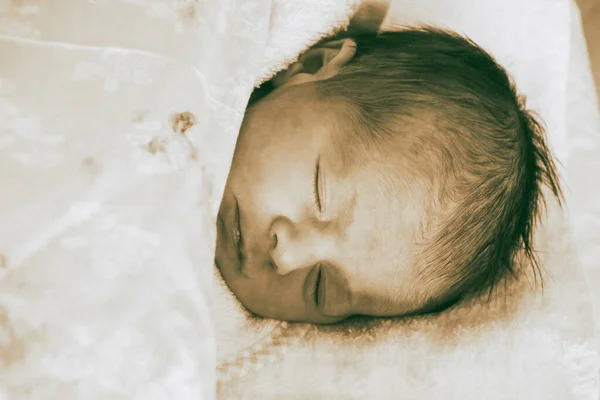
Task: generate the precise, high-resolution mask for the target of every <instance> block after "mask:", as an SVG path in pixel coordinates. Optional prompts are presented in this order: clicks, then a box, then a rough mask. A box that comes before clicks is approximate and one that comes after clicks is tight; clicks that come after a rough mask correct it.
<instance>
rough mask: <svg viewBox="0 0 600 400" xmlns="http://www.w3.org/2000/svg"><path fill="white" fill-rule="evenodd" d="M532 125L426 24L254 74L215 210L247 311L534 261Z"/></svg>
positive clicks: (547, 166) (311, 314)
mask: <svg viewBox="0 0 600 400" xmlns="http://www.w3.org/2000/svg"><path fill="white" fill-rule="evenodd" d="M544 184H547V185H548V186H549V188H550V189H551V191H552V192H553V194H554V195H555V196H557V197H558V198H560V195H561V194H560V187H559V184H558V177H557V173H556V169H555V166H554V163H553V161H552V158H551V154H550V152H549V150H548V148H547V147H546V144H545V142H544V132H543V129H542V127H541V126H540V124H539V123H538V121H536V119H535V118H534V116H533V115H532V114H531V113H530V112H529V111H527V110H526V109H525V105H524V102H523V99H522V98H521V97H520V96H519V95H518V94H517V92H516V90H515V88H514V85H513V84H512V82H511V80H510V79H509V77H508V76H507V73H506V71H505V70H504V69H503V68H502V67H501V66H499V65H498V64H497V63H496V62H495V60H494V59H493V58H492V57H491V56H490V55H489V54H487V53H486V52H485V51H484V50H482V49H481V48H480V47H478V46H477V45H476V44H474V43H473V42H471V41H470V40H468V39H466V38H463V37H461V36H459V35H457V34H455V33H452V32H448V31H443V30H439V29H434V28H427V27H426V28H412V29H405V30H401V31H397V32H386V33H379V34H374V33H361V34H355V35H353V37H351V38H350V37H346V38H338V39H337V40H330V41H325V42H323V43H321V44H318V45H316V46H315V47H313V48H311V49H310V50H308V51H307V52H306V53H305V54H303V55H302V56H301V57H300V59H299V60H298V62H296V63H295V64H293V65H292V66H290V67H289V68H288V69H287V70H286V71H284V72H282V73H280V74H279V75H277V76H276V77H275V78H274V79H273V80H272V81H270V82H269V83H268V84H266V85H263V87H261V88H259V89H257V91H255V94H254V95H253V98H252V99H251V102H250V105H249V106H248V109H247V111H246V115H245V118H244V121H243V124H242V127H241V131H240V134H239V138H238V141H237V144H236V148H235V153H234V156H233V162H232V165H231V170H230V173H229V177H228V180H227V184H226V188H225V192H224V196H223V200H222V203H221V207H220V210H219V215H218V220H217V244H216V255H215V262H216V265H217V267H218V269H219V271H220V273H221V275H222V277H223V279H224V281H225V282H226V284H227V285H228V286H229V288H230V289H231V291H232V292H233V293H234V294H235V296H236V297H237V298H238V300H239V301H240V302H241V303H242V304H243V305H244V306H245V307H246V308H247V309H248V310H250V311H251V312H253V313H255V314H257V315H260V316H263V317H267V318H274V319H280V320H287V321H303V322H312V323H334V322H338V321H340V320H342V319H344V318H346V317H349V316H352V315H370V316H378V317H389V316H403V315H409V314H418V313H426V312H432V311H437V310H441V309H444V308H445V307H448V306H449V305H452V304H454V303H456V302H458V301H461V300H464V299H466V298H469V297H472V296H479V295H482V294H484V293H488V294H490V293H491V292H492V291H493V289H494V287H496V286H497V285H498V283H500V282H502V281H504V280H506V279H510V278H511V277H513V276H516V275H518V273H519V270H518V268H517V265H523V263H517V259H518V258H519V256H520V255H524V256H525V257H524V260H525V261H526V263H525V265H528V266H529V267H531V268H534V270H535V269H537V268H538V262H537V259H536V257H535V253H534V250H533V249H532V229H533V227H534V226H535V222H536V219H537V217H538V204H540V201H541V200H542V198H541V197H542V194H541V190H542V186H543V185H544Z"/></svg>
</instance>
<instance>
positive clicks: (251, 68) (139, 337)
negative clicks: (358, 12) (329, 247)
mask: <svg viewBox="0 0 600 400" xmlns="http://www.w3.org/2000/svg"><path fill="white" fill-rule="evenodd" d="M459 3H460V4H459V5H460V6H459V5H458V3H457V2H455V1H450V0H448V1H446V0H426V1H421V2H414V1H409V0H396V1H393V2H392V5H391V8H390V10H389V13H388V17H387V19H386V21H385V24H384V27H387V28H391V27H396V26H399V25H402V24H417V23H421V22H425V23H432V24H437V25H442V26H446V27H449V28H451V29H454V30H457V31H459V32H461V33H466V34H468V35H469V36H471V37H472V38H473V39H474V40H475V41H476V42H478V43H480V44H481V45H482V46H483V47H485V48H487V49H488V50H490V51H491V52H492V53H493V54H494V55H496V56H497V57H498V59H499V61H500V62H501V63H503V64H504V65H506V66H507V68H508V70H509V72H510V73H511V74H512V75H513V76H514V77H515V80H516V82H517V85H518V86H519V87H520V89H521V91H522V92H523V93H524V94H526V95H527V96H528V105H529V107H530V108H532V109H534V110H536V111H538V113H539V114H540V115H541V117H542V118H543V119H544V120H545V121H546V125H547V128H548V135H549V139H550V144H551V147H552V148H553V150H554V151H555V153H556V154H557V156H558V157H559V159H560V160H561V161H562V163H563V167H562V168H561V173H562V174H563V176H564V177H565V179H567V180H568V178H569V176H568V175H567V170H568V168H566V167H565V166H568V165H569V159H570V158H571V157H572V151H571V150H572V149H573V148H575V147H576V146H575V145H574V144H573V142H572V141H571V137H570V131H572V130H578V132H586V129H588V130H587V132H589V129H590V127H591V126H594V125H593V124H597V114H594V113H593V112H589V108H587V109H586V110H588V112H587V113H586V114H585V116H584V117H585V118H573V117H572V115H573V114H572V110H577V109H579V110H581V109H582V108H583V107H581V106H580V105H578V103H577V97H578V96H576V95H573V93H572V92H571V91H570V90H572V88H573V87H578V84H579V83H580V82H581V80H579V79H580V78H574V74H575V73H574V72H571V71H573V70H577V71H580V72H581V71H583V75H577V76H583V78H581V79H583V80H585V79H588V80H589V74H588V72H589V70H586V67H585V66H584V65H583V64H582V61H581V59H582V58H581V53H580V52H581V48H580V47H577V46H575V45H573V42H574V43H575V44H578V43H580V42H581V38H580V37H579V36H578V35H579V34H580V25H579V24H578V20H577V15H576V10H575V9H573V7H572V3H570V2H568V1H560V0H552V1H548V0H532V1H528V2H520V1H517V0H510V1H504V2H497V1H492V0H490V1H474V0H473V1H468V0H463V1H461V2H459ZM357 5H358V4H357V2H356V1H343V0H332V1H328V2H320V1H310V0H274V1H266V0H265V1H260V0H247V1H218V2H217V1H215V2H200V1H193V0H172V1H171V0H164V1H150V0H121V1H110V0H95V1H92V0H90V1H78V0H52V1H48V0H46V1H42V0H37V1H35V0H31V1H27V0H21V1H13V2H9V4H8V5H6V6H4V9H0V11H1V14H0V33H1V34H2V36H1V37H0V57H1V59H2V62H1V63H0V155H1V156H0V187H1V188H2V192H1V195H0V399H4V398H7V399H11V400H12V399H47V398H52V399H55V398H61V399H83V398H85V399H162V398H165V399H167V398H169V399H172V398H176V399H198V398H202V399H210V398H215V396H216V397H218V398H223V399H242V398H249V399H295V398H298V399H307V398H323V399H333V398H343V399H354V398H355V399H369V398H373V399H386V398H407V399H431V398H457V399H481V398H485V399H496V398H497V399H500V398H502V399H505V398H510V399H561V400H562V399H596V398H597V394H598V387H599V383H598V358H597V353H596V342H595V339H594V336H593V320H592V312H591V310H592V306H591V301H590V295H589V291H588V288H587V284H586V281H585V278H584V273H583V270H582V268H581V262H580V251H581V249H580V251H579V252H578V248H577V245H576V242H575V240H574V237H573V235H572V227H571V225H572V224H571V222H572V220H573V218H571V217H570V215H569V214H568V213H564V212H562V211H561V210H560V209H559V208H558V207H557V205H556V204H555V203H553V202H549V204H548V215H547V217H545V218H544V220H543V224H542V228H541V229H540V230H538V234H537V237H536V243H537V246H538V248H539V254H540V257H541V259H542V262H543V263H544V265H545V269H546V270H547V271H548V278H547V280H546V285H545V289H544V294H543V295H541V294H534V293H532V291H531V289H530V286H531V285H530V282H528V281H527V280H522V281H521V282H520V283H519V284H518V285H514V286H511V287H508V288H506V290H505V291H504V292H502V293H501V295H500V296H498V297H497V298H495V299H493V301H492V302H491V303H490V304H474V305H468V306H464V307H458V308H456V309H453V310H451V311H450V312H448V313H445V314H443V315H437V316H436V315H430V316H426V317H421V318H413V319H403V320H385V321H383V320H382V321H366V320H353V321H349V322H348V323H345V324H342V325H340V326H335V327H326V328H324V327H321V328H318V327H314V326H310V325H305V324H287V323H281V322H276V321H270V320H260V319H256V318H253V317H251V316H249V315H247V314H246V313H245V312H244V310H243V309H242V308H241V307H240V306H239V304H238V303H237V301H236V300H235V298H233V296H231V294H230V293H229V291H228V290H227V288H226V286H225V285H224V284H223V283H222V282H221V280H220V278H219V276H218V273H217V272H216V271H215V270H214V268H213V263H212V257H213V250H214V241H215V236H216V234H215V227H214V219H215V216H216V213H217V208H218V204H219V201H220V197H221V194H222V191H223V187H224V183H225V178H226V176H227V170H228V168H229V163H230V161H231V156H232V154H233V148H234V144H235V139H236V135H237V130H238V128H239V125H240V123H241V117H242V115H243V111H244V107H245V104H246V101H247V99H248V97H249V95H250V92H251V89H252V87H253V85H255V84H258V83H260V82H262V81H264V80H265V79H268V78H270V77H272V76H273V74H275V73H276V72H277V71H279V70H281V69H282V68H284V67H285V65H287V64H289V63H290V62H292V61H293V60H294V59H295V58H296V57H297V56H298V54H299V53H300V52H301V51H303V50H305V49H306V48H307V47H308V46H310V45H311V44H313V43H315V42H317V41H318V40H320V39H321V38H322V37H324V36H325V35H328V34H330V33H333V32H335V31H336V30H337V29H341V28H343V27H345V26H346V25H347V23H348V21H349V18H350V16H351V14H352V12H353V11H354V10H355V9H356V6H357ZM574 60H575V61H574ZM585 74H587V75H585ZM586 77H587V78H586ZM573 80H575V82H573ZM567 100H568V101H567ZM579 115H581V114H579ZM595 126H597V125H595ZM582 127H584V128H583V129H582ZM592 129H593V128H592ZM579 135H580V136H579V138H580V140H579V142H578V143H581V141H582V140H584V139H583V137H584V136H583V133H579ZM530 278H531V279H534V278H533V277H530ZM216 390H218V392H216Z"/></svg>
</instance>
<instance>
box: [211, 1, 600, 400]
mask: <svg viewBox="0 0 600 400" xmlns="http://www.w3.org/2000/svg"><path fill="white" fill-rule="evenodd" d="M295 3H298V4H304V2H302V1H298V2H295ZM277 4H279V3H277V2H276V3H275V6H274V8H273V11H272V12H273V14H272V15H271V20H272V26H271V31H270V39H269V42H268V43H269V44H268V49H267V52H266V53H267V54H269V57H268V58H267V59H268V60H269V61H268V62H269V63H272V65H274V67H271V68H269V67H268V65H267V67H265V68H263V71H264V74H263V75H261V76H260V77H259V78H258V81H257V82H258V83H260V82H263V81H265V80H266V79H269V78H271V77H272V76H273V75H274V73H276V72H278V71H279V70H281V69H283V68H284V67H285V66H286V65H289V63H291V62H293V61H295V59H296V57H297V55H298V54H294V55H293V56H291V55H290V54H288V53H285V54H283V53H284V52H282V54H281V57H280V58H279V59H277V61H273V60H274V56H273V55H272V54H274V53H277V52H278V51H281V49H286V46H285V44H284V39H282V38H288V39H286V40H290V43H291V44H292V46H293V48H294V49H295V50H296V51H297V52H301V51H303V50H306V49H307V48H308V47H310V46H311V45H312V44H314V43H316V42H318V41H319V40H320V39H322V38H323V35H325V34H326V33H328V32H337V31H338V30H339V29H343V28H344V27H345V21H346V18H339V20H340V25H338V26H331V27H330V28H329V29H325V28H322V27H319V29H315V30H314V34H311V32H310V29H311V28H312V26H315V23H314V22H311V24H310V25H308V27H305V28H297V25H294V24H289V23H288V25H286V27H285V28H286V29H282V30H277V26H278V25H277V21H280V20H285V21H293V20H298V21H305V20H306V19H307V15H311V18H315V17H314V15H313V14H310V13H308V12H306V14H303V12H305V10H304V9H303V7H302V6H296V7H293V6H291V5H289V6H288V7H286V8H280V9H279V11H277ZM335 4H337V5H338V8H336V7H335ZM459 6H460V7H459ZM328 7H331V9H334V10H338V11H339V12H340V13H342V14H343V13H346V12H348V8H347V3H346V2H344V1H338V2H336V1H331V2H328ZM287 11H289V12H290V13H292V14H290V15H284V16H281V15H279V14H278V12H280V13H284V12H287ZM576 13H577V9H576V8H574V6H573V4H572V3H570V2H568V1H553V2H548V1H546V0H534V1H529V2H526V3H523V2H520V1H517V0H510V1H506V2H495V1H491V0H490V1H475V0H464V1H461V2H460V3H457V2H455V1H450V0H426V1H421V2H418V3H416V2H413V1H410V0H395V1H393V2H392V4H391V6H390V10H389V13H388V16H387V18H386V20H385V23H384V26H383V28H384V30H385V29H398V28H401V27H402V26H411V25H419V24H421V23H427V24H431V25H436V26H442V27H447V28H450V29H453V30H455V31H458V32H459V33H462V34H466V35H468V36H470V37H471V38H472V39H473V40H474V41H475V42H477V43H479V44H480V45H482V46H483V47H484V48H486V49H487V50H488V51H490V52H491V53H492V54H493V55H494V56H496V58H497V59H498V60H499V62H500V63H501V64H503V65H505V66H506V67H507V69H508V71H509V73H510V74H511V75H512V76H513V77H514V79H515V81H516V84H517V86H518V88H519V91H520V92H521V93H523V94H524V95H526V96H527V99H528V107H529V108H531V109H533V110H535V111H537V112H538V113H539V114H540V115H541V118H542V119H543V120H544V121H545V123H546V126H547V131H548V136H549V142H550V143H549V144H550V146H551V148H552V149H553V150H554V153H555V154H556V155H557V156H558V158H559V160H560V161H564V160H567V159H568V157H569V151H568V150H569V147H568V146H567V145H568V141H569V138H568V136H567V131H566V126H567V125H566V120H567V115H566V111H567V110H566V107H565V98H566V97H567V92H568V87H567V85H566V83H567V80H568V77H569V65H570V64H571V61H570V57H569V56H570V55H571V54H570V52H571V48H570V41H571V38H572V28H573V29H574V30H575V31H574V35H575V36H577V34H578V30H580V29H581V26H580V25H579V23H578V20H577V14H576ZM326 17H327V18H328V19H329V18H330V17H329V16H318V18H326ZM294 29H298V30H297V31H295V30H294ZM277 35H281V37H279V38H277ZM274 37H275V38H274ZM300 39H303V40H305V43H304V45H303V46H299V45H298V40H300ZM275 41H277V44H276V45H275V44H274V43H275ZM280 60H284V61H285V62H284V63H281V62H280ZM560 172H561V174H562V175H563V177H566V171H565V170H564V168H563V167H561V171H560ZM550 197H551V196H547V198H548V199H550ZM535 244H536V247H537V249H538V253H539V255H540V258H541V261H542V264H543V266H544V270H545V272H546V273H545V277H546V281H545V285H544V290H543V293H542V292H539V291H537V290H535V288H536V283H535V282H536V279H537V277H535V276H533V275H531V274H527V273H526V271H523V277H522V279H520V280H519V281H517V282H515V283H514V284H511V285H509V286H507V287H506V288H504V289H503V290H499V291H498V292H497V294H496V297H494V298H493V299H492V300H491V301H490V302H489V303H488V302H475V303H472V304H462V305H459V306H456V307H454V308H452V309H451V310H448V311H446V312H444V313H442V314H439V315H428V316H421V317H415V318H407V319H391V320H377V321H372V320H368V319H353V320H350V321H347V322H346V323H343V324H340V325H337V326H328V327H315V326H309V325H306V324H281V323H276V322H267V321H265V320H260V319H253V318H252V317H251V316H249V315H244V312H243V310H242V309H240V308H237V309H236V311H232V310H233V309H232V308H230V309H229V313H230V314H236V313H237V314H238V315H244V316H243V317H240V318H241V320H243V321H244V323H243V324H240V325H238V328H241V329H242V331H241V332H238V333H237V335H236V334H235V333H231V334H230V335H229V336H228V340H229V341H230V342H229V343H230V345H232V346H233V347H236V345H235V344H234V343H235V341H236V338H241V339H240V341H241V342H242V343H243V344H242V345H241V346H239V349H243V350H241V351H240V350H238V351H237V358H236V356H235V355H236V352H235V351H233V352H230V353H228V358H227V360H226V361H223V362H222V363H221V364H220V369H219V372H220V377H219V379H220V382H219V398H222V399H237V398H261V399H281V398H286V399H306V398H315V399H321V398H322V399H332V398H344V399H346V398H347V399H371V398H372V399H396V398H407V399H431V398H457V399H481V398H485V399H507V398H509V399H521V398H522V399H557V400H558V399H590V400H591V399H594V400H595V399H597V395H598V391H599V387H600V384H599V379H598V378H599V377H598V366H599V363H598V356H597V344H596V341H595V338H594V336H593V317H592V305H591V298H590V294H589V291H588V288H587V283H586V280H585V278H584V274H583V271H582V268H581V262H580V259H579V254H578V252H577V247H576V245H575V243H574V240H573V235H572V228H571V221H570V218H569V215H568V214H567V213H565V212H563V211H562V210H561V209H560V208H559V206H558V204H557V203H556V202H554V201H549V202H548V214H547V215H546V216H545V217H544V218H543V222H542V224H541V227H540V228H539V229H538V230H537V233H536V237H535ZM222 288H223V287H222ZM225 292H226V289H225V288H223V294H224V295H225V296H227V295H228V294H227V293H225ZM216 298H219V296H216ZM234 303H235V302H234ZM237 307H239V305H237ZM222 314H223V315H227V314H228V312H227V310H223V311H222ZM268 323H271V324H272V326H271V328H265V326H266V324H268ZM242 325H243V326H242ZM258 327H260V328H258ZM259 329H262V330H260V332H261V333H260V335H257V336H255V340H254V341H253V340H252V339H251V337H252V335H253V333H252V332H253V330H255V331H259ZM269 329H271V331H270V332H271V333H270V334H267V335H266V336H265V332H269ZM232 341H233V342H232Z"/></svg>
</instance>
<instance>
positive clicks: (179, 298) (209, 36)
mask: <svg viewBox="0 0 600 400" xmlns="http://www.w3.org/2000/svg"><path fill="white" fill-rule="evenodd" d="M8 3H9V4H7V5H6V2H2V3H1V4H2V7H3V8H2V9H0V34H1V36H0V60H1V61H0V188H1V189H0V254H1V256H0V260H1V263H0V399H2V400H4V399H8V400H19V399H27V400H34V399H65V400H67V399H111V400H115V399H126V400H132V399H144V400H147V399H211V398H215V377H216V362H215V357H216V355H215V338H214V335H213V326H212V318H211V314H210V313H211V310H210V308H209V306H210V304H211V298H212V296H211V284H212V260H213V255H214V253H213V252H214V215H215V213H216V211H217V206H218V204H219V201H220V197H221V193H220V192H222V190H223V187H224V183H225V177H226V174H227V170H228V168H229V165H228V163H229V162H230V158H231V155H232V153H233V146H234V143H235V138H236V134H237V130H238V128H239V124H240V121H241V117H242V114H243V110H244V106H245V103H246V101H247V98H248V96H249V94H250V92H251V89H252V86H253V83H254V79H255V76H256V74H257V71H258V69H259V64H258V60H259V55H261V54H262V53H263V51H264V44H265V42H266V35H267V30H268V21H269V15H270V8H271V4H270V2H269V1H250V2H244V3H239V2H232V1H219V2H197V1H162V2H158V1H132V0H129V1H79V0H77V1H75V0H73V1H70V0H54V1H48V0H40V1H14V2H8Z"/></svg>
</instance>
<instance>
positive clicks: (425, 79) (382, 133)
mask: <svg viewBox="0 0 600 400" xmlns="http://www.w3.org/2000/svg"><path fill="white" fill-rule="evenodd" d="M352 38H353V39H354V40H355V41H356V43H357V53H356V55H355V57H354V58H353V60H352V61H351V62H350V63H349V64H348V65H347V66H345V67H343V68H342V69H341V71H340V73H339V74H338V75H336V76H334V77H332V78H330V79H327V80H323V81H320V82H318V91H319V93H320V95H321V96H322V97H323V98H326V99H336V100H338V101H342V102H344V103H346V104H348V105H350V106H351V107H349V108H351V109H352V110H353V111H352V115H351V116H350V120H352V121H353V122H352V125H353V126H354V127H355V129H353V130H354V131H355V133H356V136H357V137H358V136H361V137H362V139H363V141H364V142H368V143H372V144H373V145H374V146H377V143H380V144H383V147H390V146H389V143H391V142H393V141H396V140H397V139H400V140H401V141H402V139H403V138H407V137H410V140H406V141H405V143H409V144H410V145H407V146H402V145H401V146H392V147H393V149H394V151H395V152H396V153H395V154H397V157H402V158H403V159H407V160H409V161H410V162H411V163H412V165H414V170H417V171H419V172H418V174H420V176H421V177H425V178H426V179H425V181H427V182H428V185H429V186H430V189H431V193H435V196H434V197H435V199H434V200H433V203H432V206H431V209H432V211H433V215H435V217H432V218H431V220H430V221H427V222H425V223H424V225H425V228H424V229H423V232H422V235H420V236H422V237H421V238H420V239H419V242H420V244H419V246H418V247H419V249H420V250H419V253H420V256H419V258H418V259H419V261H418V262H417V263H418V264H419V265H417V268H418V271H419V274H420V275H421V276H423V277H425V278H426V279H429V280H430V281H432V282H434V283H436V284H439V286H443V289H442V292H443V294H442V295H441V297H440V296H438V297H437V298H436V297H435V296H433V295H432V297H431V298H430V299H428V300H429V301H430V302H431V303H432V304H433V303H440V302H446V301H450V300H453V299H457V298H459V297H461V296H463V295H465V294H469V293H478V294H481V293H483V292H486V291H488V290H489V294H491V293H492V290H493V289H494V287H496V285H497V284H498V282H500V281H502V280H503V279H504V278H506V277H508V276H510V275H514V274H515V270H516V265H517V260H518V256H519V255H521V254H522V255H524V256H525V260H526V261H527V262H528V263H529V264H530V265H531V267H532V268H533V271H534V273H535V276H536V277H537V276H538V275H540V273H541V271H540V264H539V260H538V257H537V256H536V253H535V251H534V249H533V247H532V241H533V229H534V227H535V225H536V223H537V221H538V219H539V217H540V211H541V210H540V206H543V205H544V198H543V194H542V186H543V185H544V184H545V185H547V186H548V187H549V188H550V190H551V191H552V193H553V195H554V196H555V197H556V198H557V199H558V202H559V204H560V203H561V200H562V193H561V188H560V184H559V178H558V174H557V171H556V167H555V165H554V162H553V161H552V156H551V153H550V150H549V148H548V147H547V145H546V143H545V137H544V136H545V133H544V129H543V128H542V126H541V124H540V123H539V122H538V121H537V120H536V117H535V116H534V115H533V113H532V112H530V111H528V110H527V109H526V106H525V100H524V98H523V97H522V96H519V94H518V93H517V91H516V89H515V85H514V84H513V82H512V81H511V79H510V78H509V76H508V74H507V72H506V71H505V70H504V68H502V67H501V66H500V65H499V64H498V63H497V62H496V61H495V60H494V58H493V57H492V56H490V55H489V54H488V53H487V52H485V51H484V50H483V49H482V48H480V47H479V46H477V45H476V44H475V43H473V42H472V41H471V40H469V39H467V38H464V37H461V36H460V35H458V34H456V33H453V32H449V31H445V30H441V29H436V28H431V27H423V28H411V29H404V30H400V31H396V32H385V33H380V34H359V35H356V36H353V37H352ZM392 147H390V148H392ZM434 209H435V210H434ZM440 210H441V211H440Z"/></svg>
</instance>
